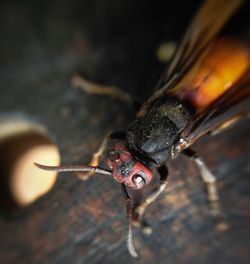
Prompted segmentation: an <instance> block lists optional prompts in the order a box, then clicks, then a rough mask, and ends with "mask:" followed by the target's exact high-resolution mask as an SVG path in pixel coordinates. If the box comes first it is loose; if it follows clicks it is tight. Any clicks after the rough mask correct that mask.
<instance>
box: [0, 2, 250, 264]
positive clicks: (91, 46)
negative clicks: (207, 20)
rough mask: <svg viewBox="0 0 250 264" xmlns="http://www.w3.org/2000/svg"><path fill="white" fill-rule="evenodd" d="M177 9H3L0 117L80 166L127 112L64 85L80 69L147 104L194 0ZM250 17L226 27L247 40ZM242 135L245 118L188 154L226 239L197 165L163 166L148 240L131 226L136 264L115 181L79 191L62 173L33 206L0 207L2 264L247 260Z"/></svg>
mask: <svg viewBox="0 0 250 264" xmlns="http://www.w3.org/2000/svg"><path fill="white" fill-rule="evenodd" d="M183 2H184V1H179V2H178V1H171V3H167V1H164V3H158V4H157V5H156V3H155V1H149V0H148V1H139V0H136V1H132V0H131V1H122V2H119V1H116V0H105V1H97V0H95V1H80V0H79V1H58V0H57V1H25V2H22V3H21V2H20V1H11V2H10V1H2V2H1V4H0V34H1V42H0V86H1V97H0V111H1V115H5V116H6V115H7V116H10V117H19V118H24V119H29V120H32V121H35V122H38V123H39V124H42V125H43V126H45V127H47V129H48V130H49V133H50V136H51V138H52V139H54V140H55V141H56V143H57V144H58V146H59V148H60V151H61V155H62V161H63V163H65V164H69V163H74V164H76V163H82V164H85V163H88V161H89V159H90V157H91V154H92V153H93V152H94V151H95V149H96V148H97V147H98V144H100V142H101V140H102V137H103V135H105V134H106V132H108V131H110V130H124V129H126V126H127V124H128V122H129V121H130V120H132V118H133V116H134V114H135V113H134V111H133V110H132V109H131V108H130V107H129V106H127V105H125V104H123V103H121V102H117V101H114V100H112V99H110V98H107V97H98V96H91V95H87V94H85V93H83V92H81V91H80V90H78V89H75V88H73V87H72V86H71V85H70V77H71V76H72V74H73V73H74V72H76V71H80V72H82V73H84V75H85V76H86V77H87V78H90V79H91V80H94V81H96V82H100V83H103V84H107V85H116V86H119V87H121V88H122V89H124V90H125V91H127V92H130V93H131V94H133V95H134V96H137V97H138V98H144V99H145V98H147V97H148V96H149V95H150V93H151V92H152V88H153V87H154V85H155V83H156V82H157V80H158V78H159V77H160V75H161V73H162V71H163V69H164V67H165V66H164V65H163V64H160V63H159V62H158V61H157V58H156V50H157V47H158V46H159V44H161V43H163V42H164V41H169V40H171V41H175V42H176V41H178V40H179V39H180V38H181V36H182V34H183V32H184V30H185V28H186V26H187V24H188V21H189V20H190V17H191V16H192V14H193V12H194V10H195V9H196V8H197V6H198V3H199V1H192V5H188V3H186V4H183ZM185 2H186V1H185ZM189 2H190V1H189ZM189 4H190V3H189ZM180 6H181V7H182V8H181V10H180ZM249 10H250V9H249V8H243V9H242V10H241V11H240V13H239V14H238V16H236V17H235V18H234V20H233V21H232V22H231V23H230V25H229V26H228V28H227V29H226V31H228V32H231V31H232V32H233V33H237V34H238V35H240V36H244V37H246V38H249V37H250V29H249ZM249 133H250V126H249V121H244V122H241V123H240V124H239V125H238V126H237V127H234V128H232V129H230V130H227V131H225V132H224V133H222V134H220V135H217V136H215V137H213V138H211V137H204V138H203V139H201V140H200V141H199V142H198V143H197V144H196V145H195V146H194V149H195V150H197V151H198V152H199V153H200V154H201V156H202V157H204V159H205V160H206V162H207V164H208V166H209V167H210V168H211V170H212V171H213V172H214V174H215V175H216V176H217V178H218V180H219V182H218V185H219V192H220V197H221V202H222V205H223V210H224V212H225V215H226V219H227V221H228V224H229V226H230V228H229V229H228V230H227V231H225V232H221V231H219V230H218V228H217V227H218V221H217V220H216V219H214V218H213V217H212V216H210V214H209V212H208V206H207V201H206V196H205V192H204V188H203V185H202V182H201V180H200V177H199V175H198V172H197V169H196V167H195V165H194V164H193V163H192V162H191V161H188V160H186V159H185V158H184V157H178V158H177V159H176V160H175V161H173V162H171V163H170V164H169V167H170V172H171V175H170V176H169V185H168V191H167V193H166V195H163V196H161V198H160V199H159V200H158V201H157V202H156V203H155V204H154V205H152V206H151V207H150V209H149V210H148V212H147V214H146V217H147V219H148V221H149V222H150V223H151V224H152V226H153V229H154V232H153V234H152V235H151V236H150V237H145V236H144V235H143V234H142V233H141V232H140V230H137V229H136V230H135V244H136V247H137V249H138V251H139V254H140V258H139V259H138V260H134V259H132V258H131V257H130V256H129V254H128V252H127V249H126V219H125V206H124V202H123V197H122V194H121V190H120V187H119V185H118V184H117V183H116V182H114V181H113V180H112V179H105V178H108V177H106V176H99V175H96V176H95V177H93V179H91V180H90V181H88V182H84V183H83V182H80V181H78V180H77V178H76V177H74V175H73V174H72V173H68V174H64V175H61V176H60V177H59V178H58V181H57V183H56V186H55V188H54V189H53V190H52V191H51V192H50V193H49V194H47V195H46V196H44V197H42V198H41V199H39V200H38V201H37V202H35V203H34V204H32V205H31V206H30V207H27V208H24V209H18V210H15V211H4V210H1V211H0V231H1V236H0V263H6V264H7V263H60V264H61V263H105V264H106V263H144V264H147V263H227V264H228V263H249V262H250V251H249V249H250V210H249V202H250V185H249V183H250V178H249V171H250V167H249V164H250V163H249V161H250V159H249V157H250V141H249Z"/></svg>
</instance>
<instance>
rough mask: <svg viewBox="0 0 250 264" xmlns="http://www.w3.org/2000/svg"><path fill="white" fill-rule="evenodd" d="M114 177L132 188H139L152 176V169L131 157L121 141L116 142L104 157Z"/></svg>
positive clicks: (147, 182) (148, 181) (149, 180)
mask: <svg viewBox="0 0 250 264" xmlns="http://www.w3.org/2000/svg"><path fill="white" fill-rule="evenodd" d="M106 161H107V164H108V166H109V168H110V169H111V170H112V175H113V177H114V179H115V180H116V181H118V182H120V183H124V184H126V185H127V186H129V187H130V188H132V189H141V188H143V187H144V186H145V185H147V184H149V183H150V182H151V180H152V178H153V173H152V171H151V170H150V169H149V168H147V167H146V166H145V165H144V164H143V163H141V162H140V161H138V160H137V159H135V158H134V157H133V155H132V154H131V153H130V152H129V150H128V149H127V148H126V147H125V145H124V144H123V143H117V144H115V145H114V147H113V149H111V150H110V151H109V153H108V155H107V158H106Z"/></svg>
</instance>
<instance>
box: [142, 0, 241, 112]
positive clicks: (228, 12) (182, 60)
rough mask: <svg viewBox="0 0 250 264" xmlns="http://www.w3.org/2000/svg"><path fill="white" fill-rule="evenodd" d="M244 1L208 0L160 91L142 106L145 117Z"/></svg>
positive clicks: (191, 26)
mask: <svg viewBox="0 0 250 264" xmlns="http://www.w3.org/2000/svg"><path fill="white" fill-rule="evenodd" d="M242 2H243V1H242V0H206V1H205V2H204V4H203V5H202V6H201V8H200V10H199V11H198V13H197V14H196V16H195V17H194V19H193V21H192V23H191V24H190V26H189V28H188V30H187V33H186V35H185V36H184V39H183V41H182V43H181V45H180V47H179V49H178V51H177V52H176V55H175V56H174V59H173V61H172V63H171V65H170V67H169V69H168V71H167V72H166V74H165V75H164V77H163V79H162V81H161V82H160V89H158V90H157V91H156V92H155V93H154V94H153V95H152V96H151V97H150V98H149V99H148V100H147V101H146V102H145V103H144V104H143V106H142V108H141V109H140V111H139V113H138V116H143V115H144V114H145V113H146V112H147V109H148V108H149V107H150V105H151V104H152V102H153V101H154V100H155V99H157V98H159V97H160V96H161V95H163V94H164V93H165V92H169V91H171V90H172V89H174V87H175V85H176V84H177V83H178V81H180V80H181V79H183V78H184V76H185V75H186V73H187V72H188V71H189V70H190V69H191V68H192V65H194V63H195V62H196V61H197V60H198V59H199V58H200V57H201V56H202V54H203V53H204V52H206V48H207V47H208V45H209V44H210V43H211V41H212V40H213V39H214V37H215V36H216V35H217V33H218V32H219V31H220V30H221V28H222V27H223V25H224V24H225V23H226V22H227V21H228V20H229V18H230V17H231V16H232V15H233V13H234V12H235V11H236V10H237V9H238V8H239V6H240V5H241V4H242Z"/></svg>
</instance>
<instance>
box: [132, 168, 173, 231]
mask: <svg viewBox="0 0 250 264" xmlns="http://www.w3.org/2000/svg"><path fill="white" fill-rule="evenodd" d="M158 172H159V174H160V182H159V185H158V186H157V187H156V188H155V189H153V190H152V192H151V193H149V195H148V196H147V197H146V199H145V200H144V201H142V202H141V203H140V204H138V205H137V206H136V208H135V209H134V217H133V224H134V225H135V226H141V225H142V227H143V232H144V233H146V234H150V233H151V232H152V230H151V228H150V226H148V224H147V223H146V222H145V221H142V217H143V214H144V212H145V210H146V209H147V207H148V206H149V205H150V204H151V203H153V202H154V201H155V200H156V199H157V197H158V196H159V195H160V194H161V193H162V192H163V191H165V189H166V186H167V178H168V169H167V167H166V166H164V165H163V166H161V167H160V168H159V169H158Z"/></svg>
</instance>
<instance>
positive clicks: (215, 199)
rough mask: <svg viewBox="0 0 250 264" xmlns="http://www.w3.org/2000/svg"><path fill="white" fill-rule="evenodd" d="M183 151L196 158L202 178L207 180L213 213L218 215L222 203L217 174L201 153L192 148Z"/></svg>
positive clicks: (193, 158)
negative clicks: (220, 201) (201, 156)
mask: <svg viewBox="0 0 250 264" xmlns="http://www.w3.org/2000/svg"><path fill="white" fill-rule="evenodd" d="M183 153H184V154H185V155H186V156H188V157H189V158H191V159H192V160H194V162H195V163H196V165H197V166H198V168H199V170H200V174H201V177H202V180H203V181H204V182H205V184H206V187H207V195H208V201H209V204H210V209H211V213H212V214H213V215H218V214H219V213H220V203H219V196H218V190H217V186H216V178H215V176H214V175H213V174H212V173H211V172H210V170H209V169H208V168H207V166H206V164H205V163H204V161H203V160H202V159H201V158H200V157H199V155H198V154H197V153H196V152H195V151H193V150H191V149H185V150H184V151H183Z"/></svg>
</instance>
